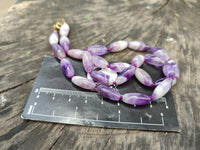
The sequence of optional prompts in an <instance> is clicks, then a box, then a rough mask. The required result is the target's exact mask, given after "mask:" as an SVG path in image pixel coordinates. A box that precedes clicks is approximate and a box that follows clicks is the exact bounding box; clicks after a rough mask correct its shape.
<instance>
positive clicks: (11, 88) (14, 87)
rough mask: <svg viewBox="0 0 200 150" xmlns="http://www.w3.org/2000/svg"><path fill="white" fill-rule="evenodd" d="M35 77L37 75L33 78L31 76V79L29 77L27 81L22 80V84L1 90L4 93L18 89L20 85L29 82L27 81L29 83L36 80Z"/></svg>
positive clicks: (0, 92)
mask: <svg viewBox="0 0 200 150" xmlns="http://www.w3.org/2000/svg"><path fill="white" fill-rule="evenodd" d="M35 79H36V77H33V78H31V79H29V80H27V81H25V82H22V83H20V84H17V85H15V86H13V87H10V88H7V89H4V90H2V91H0V94H2V93H4V92H7V91H9V90H13V89H16V88H18V87H20V86H23V85H24V84H27V83H29V82H31V81H33V80H35Z"/></svg>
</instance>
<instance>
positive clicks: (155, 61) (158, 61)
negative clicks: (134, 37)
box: [144, 54, 165, 66]
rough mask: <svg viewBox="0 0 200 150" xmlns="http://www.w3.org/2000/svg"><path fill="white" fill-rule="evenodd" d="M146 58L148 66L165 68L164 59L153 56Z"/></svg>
mask: <svg viewBox="0 0 200 150" xmlns="http://www.w3.org/2000/svg"><path fill="white" fill-rule="evenodd" d="M144 58H145V62H146V63H147V64H151V65H154V66H163V65H164V63H165V61H164V60H163V59H162V58H159V57H157V56H155V55H153V54H146V55H145V56H144Z"/></svg>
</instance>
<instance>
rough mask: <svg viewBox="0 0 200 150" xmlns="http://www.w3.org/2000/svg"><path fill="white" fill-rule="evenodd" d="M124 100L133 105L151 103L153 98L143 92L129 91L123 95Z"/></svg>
mask: <svg viewBox="0 0 200 150" xmlns="http://www.w3.org/2000/svg"><path fill="white" fill-rule="evenodd" d="M122 101H123V102H125V103H127V104H131V105H146V104H149V103H150V101H151V98H150V97H149V96H147V95H144V94H141V93H127V94H124V95H123V99H122Z"/></svg>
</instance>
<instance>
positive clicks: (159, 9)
mask: <svg viewBox="0 0 200 150" xmlns="http://www.w3.org/2000/svg"><path fill="white" fill-rule="evenodd" d="M168 3H169V0H167V1H166V2H165V3H164V4H163V5H162V6H161V7H159V8H158V9H157V10H155V11H154V12H153V13H152V15H154V14H156V13H158V12H159V11H161V10H162V9H163V8H164V7H165V6H167V4H168Z"/></svg>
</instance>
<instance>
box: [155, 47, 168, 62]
mask: <svg viewBox="0 0 200 150" xmlns="http://www.w3.org/2000/svg"><path fill="white" fill-rule="evenodd" d="M153 55H155V56H157V57H160V58H161V59H163V60H165V61H167V60H169V59H170V57H169V55H168V53H167V52H166V51H165V50H163V49H159V50H157V51H155V52H154V53H153Z"/></svg>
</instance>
